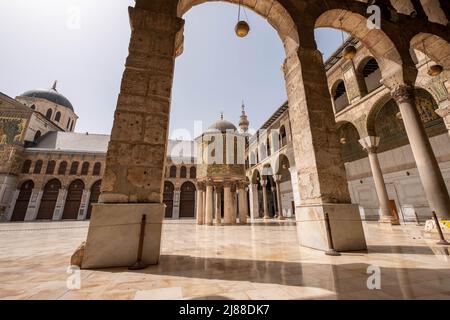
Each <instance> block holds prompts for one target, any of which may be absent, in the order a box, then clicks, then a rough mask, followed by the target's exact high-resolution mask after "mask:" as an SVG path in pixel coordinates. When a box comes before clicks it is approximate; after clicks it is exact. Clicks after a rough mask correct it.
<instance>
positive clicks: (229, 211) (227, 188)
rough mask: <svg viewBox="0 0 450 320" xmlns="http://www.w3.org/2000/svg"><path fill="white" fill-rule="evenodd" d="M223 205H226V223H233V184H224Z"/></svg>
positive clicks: (224, 218)
mask: <svg viewBox="0 0 450 320" xmlns="http://www.w3.org/2000/svg"><path fill="white" fill-rule="evenodd" d="M223 205H224V217H223V220H224V224H225V225H230V224H232V223H233V199H232V195H231V184H230V183H224V185H223Z"/></svg>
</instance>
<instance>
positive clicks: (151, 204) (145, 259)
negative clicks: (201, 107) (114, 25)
mask: <svg viewBox="0 0 450 320" xmlns="http://www.w3.org/2000/svg"><path fill="white" fill-rule="evenodd" d="M152 9H155V11H151V10H152ZM163 9H164V8H162V7H161V6H159V7H158V6H156V5H154V4H153V5H142V3H141V2H139V3H137V4H136V7H135V8H132V7H130V8H129V15H130V25H131V40H130V45H129V55H128V58H127V61H126V65H125V71H124V74H123V78H122V83H121V88H120V94H119V98H118V102H117V107H116V112H115V116H114V124H113V128H112V132H111V139H110V142H109V146H108V153H107V157H106V165H105V174H104V177H103V182H102V193H101V195H100V199H99V202H100V203H99V204H98V205H95V206H93V211H92V219H91V222H90V226H89V232H88V237H87V241H86V249H85V254H84V259H83V263H82V267H83V268H103V267H127V266H131V265H133V264H135V262H136V255H137V249H138V245H139V242H140V234H141V232H140V230H141V227H140V226H141V224H142V221H143V219H144V215H145V221H146V231H147V232H145V238H144V243H143V246H144V253H143V256H142V263H143V264H148V265H149V264H157V263H158V261H159V255H160V243H161V229H162V222H163V219H164V214H165V206H164V204H163V197H162V195H163V185H164V183H163V181H164V167H165V160H166V150H167V141H168V129H169V114H170V102H171V95H172V83H173V73H174V66H175V57H176V55H177V54H178V53H179V48H180V45H181V44H182V39H183V34H182V31H183V26H184V21H183V19H181V18H179V17H177V16H176V15H175V14H173V15H169V14H164V13H163ZM167 12H168V11H167ZM123 235H126V241H124V238H123ZM105 244H106V245H105Z"/></svg>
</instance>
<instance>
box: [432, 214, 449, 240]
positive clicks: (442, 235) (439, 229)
mask: <svg viewBox="0 0 450 320" xmlns="http://www.w3.org/2000/svg"><path fill="white" fill-rule="evenodd" d="M433 219H434V223H435V224H436V229H437V230H438V233H439V237H440V238H441V240H439V242H438V243H437V244H439V245H443V246H448V245H450V243H448V241H447V240H445V238H444V233H443V232H442V229H441V224H440V223H439V219H438V217H437V215H436V212H435V211H433Z"/></svg>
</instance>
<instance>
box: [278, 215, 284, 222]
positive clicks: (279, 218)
mask: <svg viewBox="0 0 450 320" xmlns="http://www.w3.org/2000/svg"><path fill="white" fill-rule="evenodd" d="M278 220H281V221H282V220H286V218H285V217H284V216H279V217H278Z"/></svg>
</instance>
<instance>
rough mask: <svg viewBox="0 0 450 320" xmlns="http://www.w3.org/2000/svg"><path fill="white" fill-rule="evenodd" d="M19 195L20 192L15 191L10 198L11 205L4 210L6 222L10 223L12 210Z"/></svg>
mask: <svg viewBox="0 0 450 320" xmlns="http://www.w3.org/2000/svg"><path fill="white" fill-rule="evenodd" d="M19 194H20V190H19V189H16V190H15V191H14V194H13V196H12V197H11V203H10V204H9V206H8V208H7V209H6V212H5V216H6V221H11V218H12V215H13V213H14V208H15V206H16V203H17V199H18V198H19ZM0 221H1V220H0Z"/></svg>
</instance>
